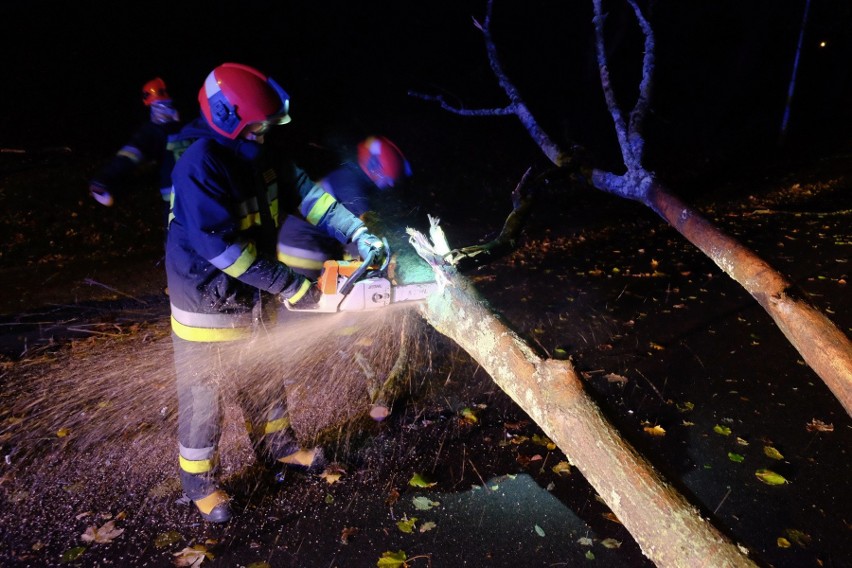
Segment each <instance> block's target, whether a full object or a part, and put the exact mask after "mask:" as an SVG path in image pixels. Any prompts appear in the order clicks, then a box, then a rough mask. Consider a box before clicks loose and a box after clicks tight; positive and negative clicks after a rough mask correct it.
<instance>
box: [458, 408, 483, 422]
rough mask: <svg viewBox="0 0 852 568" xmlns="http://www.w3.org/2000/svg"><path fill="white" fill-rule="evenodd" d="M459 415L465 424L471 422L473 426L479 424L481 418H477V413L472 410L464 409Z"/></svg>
mask: <svg viewBox="0 0 852 568" xmlns="http://www.w3.org/2000/svg"><path fill="white" fill-rule="evenodd" d="M459 415H460V416H461V417H462V419H463V420H464V421H465V422H470V423H471V424H476V423H477V422H479V418H477V416H476V413H475V412H474V411H473V410H471V409H470V408H467V407H465V408H462V410H461V412H459Z"/></svg>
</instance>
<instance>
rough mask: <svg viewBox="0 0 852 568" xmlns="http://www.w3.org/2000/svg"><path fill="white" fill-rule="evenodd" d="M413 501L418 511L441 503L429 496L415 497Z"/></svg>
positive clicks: (426, 509)
mask: <svg viewBox="0 0 852 568" xmlns="http://www.w3.org/2000/svg"><path fill="white" fill-rule="evenodd" d="M411 502H412V503H414V508H415V509H417V510H418V511H428V510H429V509H432V508H434V507H437V506H438V505H440V504H441V503H439V502H438V501H432V500H431V499H429V498H428V497H415V498H414V499H412V500H411Z"/></svg>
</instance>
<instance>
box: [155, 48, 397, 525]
mask: <svg viewBox="0 0 852 568" xmlns="http://www.w3.org/2000/svg"><path fill="white" fill-rule="evenodd" d="M198 100H199V103H200V106H201V116H202V118H203V127H197V128H194V129H193V132H192V136H193V138H194V140H195V141H194V142H192V144H191V145H190V146H189V147H188V148H187V149H186V150H185V151H184V153H183V154H182V156H181V158H180V159H179V160H178V161H177V164H176V166H175V169H174V171H173V173H172V180H173V198H172V199H173V208H172V216H171V221H170V223H169V230H168V239H167V244H166V273H167V276H168V285H169V292H170V295H169V299H170V303H171V322H172V338H173V345H174V357H175V370H176V374H177V388H178V442H179V462H180V467H179V470H180V478H181V482H182V485H183V489H184V492H185V493H186V495H187V496H188V497H189V498H190V499H191V500H192V501H193V502H194V503H195V505H196V507H197V509H198V511H199V513H200V514H201V516H202V518H204V519H205V520H207V521H211V522H225V521H227V520H228V519H230V517H231V508H230V504H229V503H230V498H229V496H228V495H227V493H226V492H225V491H224V489H223V488H222V487H221V486H220V484H219V482H218V480H217V473H218V467H217V464H218V450H217V447H218V441H219V436H220V423H221V419H222V407H221V389H220V384H221V383H220V382H222V381H228V382H232V383H233V382H237V381H238V380H239V379H244V378H245V377H243V376H241V374H243V373H248V372H250V370H251V368H252V367H253V366H254V367H255V368H256V367H257V365H256V362H255V361H253V358H252V357H250V355H249V354H250V353H251V347H252V344H253V343H254V342H255V341H256V340H257V339H258V338H259V337H261V336H262V334H263V333H264V325H265V324H264V322H265V317H266V313H267V311H266V310H265V308H266V306H270V305H274V302H275V301H277V302H289V303H290V304H292V305H296V306H298V307H310V306H311V305H316V302H317V300H318V295H319V290H318V289H317V288H316V286H315V285H314V284H313V282H312V281H311V280H309V279H308V278H306V277H304V276H302V275H300V274H297V273H295V272H293V271H292V270H291V269H290V268H289V267H287V266H286V265H284V264H282V263H281V262H279V261H278V260H277V259H276V257H275V254H276V253H275V246H276V236H277V233H278V218H279V210H278V209H279V195H278V191H279V188H284V187H287V186H289V185H292V186H293V191H295V192H296V193H297V194H298V196H299V197H300V199H301V204H300V206H301V208H302V210H303V211H305V212H306V219H307V221H308V222H310V223H311V224H312V225H314V226H316V227H318V228H319V229H321V230H323V231H324V232H325V233H326V234H327V235H329V236H331V237H333V238H335V239H337V240H338V241H339V242H340V243H342V244H345V243H355V245H356V246H357V248H358V249H359V251H360V253H361V254H363V255H367V254H370V253H372V251H374V250H376V251H378V252H383V253H385V254H388V253H389V251H386V250H384V246H383V244H382V241H381V239H379V238H378V237H376V236H374V235H372V234H371V233H369V232H368V231H367V228H366V226H365V225H364V223H363V222H362V221H361V220H360V219H358V217H356V216H355V215H353V214H352V213H351V212H350V211H348V210H347V209H346V208H345V207H343V206H342V205H341V204H340V203H339V202H338V201H336V200H335V199H334V198H333V197H332V196H331V195H329V194H328V193H327V192H326V191H325V190H324V189H323V188H322V187H321V186H319V185H318V184H315V183H314V182H313V181H311V180H310V179H309V178H308V176H307V175H306V174H305V173H304V172H303V171H302V170H301V169H299V168H298V167H296V166H295V165H293V164H285V165H284V166H279V165H278V164H276V163H275V161H274V160H275V159H276V158H277V156H271V155H269V154H272V153H271V152H269V153H267V152H264V141H265V136H266V134H267V132H268V131H269V130H270V129H271V128H273V127H274V126H276V125H282V124H287V123H288V122H290V115H289V105H290V99H289V96H288V95H287V93H286V92H285V91H284V89H282V88H281V86H279V85H278V83H276V82H275V81H274V80H273V79H272V78H271V77H268V76H267V75H265V74H263V73H262V72H260V71H258V70H257V69H254V68H252V67H249V66H246V65H242V64H238V63H224V64H222V65H220V66H218V67H216V68H215V69H213V71H211V72H210V74H209V75H208V76H207V78H206V80H205V81H204V85H203V86H202V87H201V90H200V91H199V95H198ZM196 126H197V125H196ZM281 197H284V196H281ZM271 311H274V310H271ZM280 378H281V379H282V381H283V379H284V377H283V376H282V377H280ZM245 408H246V407H245V406H244V410H245ZM256 411H257V412H262V413H263V416H262V417H261V418H257V417H256V416H248V417H247V418H248V419H249V422H251V424H252V426H253V430H254V431H256V432H258V433H259V434H260V436H259V440H256V441H258V443H259V444H260V446H261V449H262V451H263V452H264V453H266V454H267V455H268V456H269V457H270V458H271V460H274V461H277V462H282V463H284V464H291V465H297V466H303V467H311V466H314V465H315V464H316V463H317V462H318V461H319V460H320V459H321V451H320V450H319V449H316V448H301V447H300V446H299V444H298V442H297V440H296V436H295V433H294V431H293V429H292V428H291V427H290V424H289V419H288V415H287V407H286V397H285V396H284V395H283V394H282V396H281V397H280V399H279V400H276V401H275V402H274V404H272V405H270V406H269V407H263V406H262V405H256ZM252 412H254V411H252ZM258 425H259V426H258Z"/></svg>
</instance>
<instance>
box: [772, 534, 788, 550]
mask: <svg viewBox="0 0 852 568" xmlns="http://www.w3.org/2000/svg"><path fill="white" fill-rule="evenodd" d="M775 542H776V543H777V544H778V548H790V541H789V540H787V539H786V538H784V537H783V536H779V537H778V539H777V540H776V541H775Z"/></svg>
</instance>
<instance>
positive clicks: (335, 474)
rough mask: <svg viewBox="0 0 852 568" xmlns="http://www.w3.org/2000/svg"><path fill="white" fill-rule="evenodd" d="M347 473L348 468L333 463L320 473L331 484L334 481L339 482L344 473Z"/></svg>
mask: <svg viewBox="0 0 852 568" xmlns="http://www.w3.org/2000/svg"><path fill="white" fill-rule="evenodd" d="M344 473H346V470H345V469H343V468H342V467H340V466H339V465H336V464H332V465H330V466H328V467H327V468H325V470H324V471H323V472H322V473H321V474H320V477H321V478H322V479H325V482H326V483H328V484H329V485H331V484H332V483H337V482H338V481H340V478H341V477H342V476H343V474H344Z"/></svg>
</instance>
